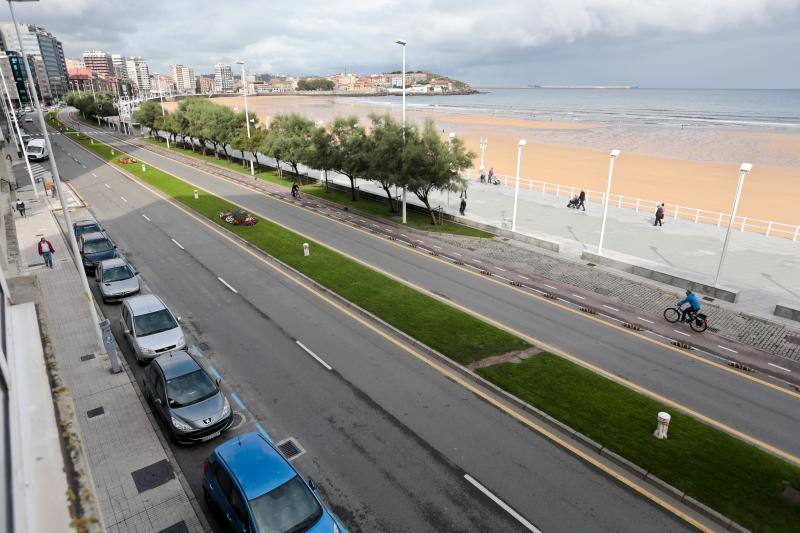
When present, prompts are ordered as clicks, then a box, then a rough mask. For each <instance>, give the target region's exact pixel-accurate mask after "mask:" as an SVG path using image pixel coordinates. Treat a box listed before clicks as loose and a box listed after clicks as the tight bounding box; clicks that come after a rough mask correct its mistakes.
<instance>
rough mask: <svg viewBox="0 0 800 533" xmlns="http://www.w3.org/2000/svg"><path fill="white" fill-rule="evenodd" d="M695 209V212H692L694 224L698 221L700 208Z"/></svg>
mask: <svg viewBox="0 0 800 533" xmlns="http://www.w3.org/2000/svg"><path fill="white" fill-rule="evenodd" d="M696 211H697V212H696V213H695V214H694V223H695V224H697V223H698V222H700V210H699V209H696Z"/></svg>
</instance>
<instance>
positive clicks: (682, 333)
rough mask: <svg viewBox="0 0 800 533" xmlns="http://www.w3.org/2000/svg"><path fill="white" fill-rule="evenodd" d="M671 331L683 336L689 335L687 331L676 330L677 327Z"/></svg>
mask: <svg viewBox="0 0 800 533" xmlns="http://www.w3.org/2000/svg"><path fill="white" fill-rule="evenodd" d="M672 331H674V332H675V333H680V334H681V335H683V336H685V337H691V335H689V334H688V333H684V332H682V331H678V330H677V329H673V330H672Z"/></svg>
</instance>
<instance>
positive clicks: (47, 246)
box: [39, 237, 56, 268]
mask: <svg viewBox="0 0 800 533" xmlns="http://www.w3.org/2000/svg"><path fill="white" fill-rule="evenodd" d="M54 253H56V249H55V248H53V245H52V244H51V243H50V241H48V240H47V239H45V238H44V237H42V238H41V239H39V255H41V256H42V259H44V266H46V267H47V268H53V254H54Z"/></svg>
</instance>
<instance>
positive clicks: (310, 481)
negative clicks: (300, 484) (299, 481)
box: [308, 478, 317, 492]
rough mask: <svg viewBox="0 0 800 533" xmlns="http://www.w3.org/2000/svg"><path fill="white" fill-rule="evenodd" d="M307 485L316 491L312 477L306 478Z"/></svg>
mask: <svg viewBox="0 0 800 533" xmlns="http://www.w3.org/2000/svg"><path fill="white" fill-rule="evenodd" d="M308 486H309V487H310V488H311V490H313V491H314V492H317V484H316V483H314V480H313V479H311V478H308Z"/></svg>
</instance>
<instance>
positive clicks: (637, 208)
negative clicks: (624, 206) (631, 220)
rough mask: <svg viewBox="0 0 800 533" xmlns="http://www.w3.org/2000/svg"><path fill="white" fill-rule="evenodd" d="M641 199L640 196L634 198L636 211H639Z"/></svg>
mask: <svg viewBox="0 0 800 533" xmlns="http://www.w3.org/2000/svg"><path fill="white" fill-rule="evenodd" d="M641 201H642V199H641V198H637V199H636V211H637V212H638V211H639V203H640V202H641Z"/></svg>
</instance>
